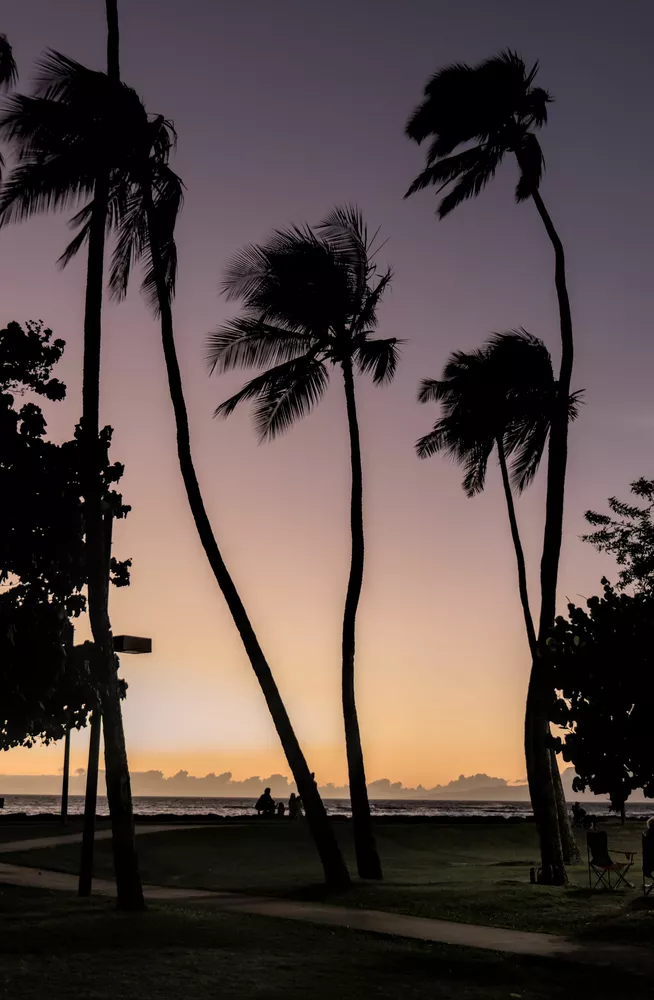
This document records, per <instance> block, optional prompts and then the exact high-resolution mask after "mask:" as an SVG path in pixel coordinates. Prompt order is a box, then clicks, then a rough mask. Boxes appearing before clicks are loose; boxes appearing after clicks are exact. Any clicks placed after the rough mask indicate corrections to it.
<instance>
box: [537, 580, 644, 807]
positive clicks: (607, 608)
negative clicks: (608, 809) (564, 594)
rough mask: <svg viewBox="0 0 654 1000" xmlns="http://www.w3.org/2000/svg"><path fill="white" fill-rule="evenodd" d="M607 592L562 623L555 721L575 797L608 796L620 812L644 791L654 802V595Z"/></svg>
mask: <svg viewBox="0 0 654 1000" xmlns="http://www.w3.org/2000/svg"><path fill="white" fill-rule="evenodd" d="M602 585H603V588H604V592H603V595H602V596H601V597H597V596H595V597H591V598H590V599H589V600H588V601H587V602H586V603H587V607H586V609H584V608H579V607H576V606H575V605H574V604H570V605H568V617H567V618H563V617H560V618H557V620H556V624H555V627H554V631H553V634H552V638H551V640H550V642H549V646H550V649H551V652H552V662H553V667H554V686H555V688H556V689H557V691H558V692H559V697H558V699H557V700H556V702H555V704H554V706H553V711H552V722H554V723H556V724H558V725H559V726H562V727H563V729H564V733H565V734H564V739H563V757H564V759H565V760H567V761H570V762H571V763H572V764H573V766H574V768H575V771H576V772H577V776H578V777H576V778H575V780H574V784H573V787H574V788H575V790H576V791H583V790H585V789H586V788H589V789H590V790H591V791H592V792H595V793H596V794H608V795H610V797H611V804H612V806H613V808H616V809H619V808H620V807H621V806H622V804H623V803H624V802H625V801H626V800H627V798H628V797H629V795H630V794H631V792H632V791H634V790H635V789H637V788H642V790H643V792H644V794H645V795H646V796H648V797H654V744H653V743H652V718H651V713H652V705H653V704H654V652H653V650H652V641H651V637H652V621H653V620H654V596H653V595H652V594H651V593H649V592H637V593H635V594H626V593H619V592H618V591H617V590H616V589H615V588H614V587H612V586H611V584H610V583H609V582H608V581H607V580H606V579H603V580H602Z"/></svg>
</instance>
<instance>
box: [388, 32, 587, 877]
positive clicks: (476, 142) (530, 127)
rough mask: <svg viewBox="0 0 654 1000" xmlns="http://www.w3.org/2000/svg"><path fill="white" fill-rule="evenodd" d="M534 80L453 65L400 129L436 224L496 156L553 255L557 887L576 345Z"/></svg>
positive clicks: (530, 743) (547, 798)
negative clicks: (432, 190)
mask: <svg viewBox="0 0 654 1000" xmlns="http://www.w3.org/2000/svg"><path fill="white" fill-rule="evenodd" d="M537 71H538V63H535V64H534V65H533V66H532V68H531V69H530V70H527V68H526V66H525V63H524V61H523V60H522V59H521V58H520V57H519V56H518V55H517V54H516V53H515V52H512V51H506V52H502V53H500V54H499V55H497V56H494V57H493V58H492V59H488V60H486V61H485V62H483V63H480V64H479V65H478V66H469V65H466V64H464V63H457V64H455V65H452V66H448V67H446V68H444V69H442V70H440V71H439V72H438V73H436V75H435V76H434V77H432V79H431V80H430V81H429V82H428V83H427V86H426V87H425V92H424V100H423V101H422V103H421V104H420V105H419V106H418V107H417V108H416V110H415V111H414V113H413V114H412V116H411V118H410V119H409V122H408V124H407V127H406V132H407V135H408V136H409V137H410V138H411V139H414V140H415V141H416V142H418V143H420V142H422V141H423V140H425V139H427V138H428V137H429V138H431V140H432V141H431V145H430V147H429V151H428V153H427V166H426V168H425V169H424V170H423V171H422V173H420V174H419V175H418V177H417V178H416V179H415V180H414V182H413V184H412V185H411V187H410V188H409V190H408V192H407V195H410V194H413V193H414V192H415V191H419V190H421V189H423V188H426V187H430V186H432V185H435V186H436V187H437V190H438V191H442V190H443V189H445V188H449V191H448V192H447V194H445V195H444V197H443V198H442V200H441V202H440V204H439V207H438V214H439V216H440V218H444V217H445V216H446V215H448V213H449V212H451V211H452V210H453V209H454V208H455V207H456V206H457V205H459V204H461V202H463V201H465V200H466V199H467V198H472V197H475V196H476V195H478V194H479V192H480V191H481V190H482V189H483V188H484V187H485V186H486V184H488V182H489V181H490V180H492V178H493V177H494V175H495V172H496V170H497V169H498V167H499V166H500V164H501V162H502V160H503V159H504V156H505V155H506V154H507V153H512V154H513V155H514V156H515V157H516V160H517V163H518V168H519V171H520V177H519V180H518V184H517V187H516V199H517V200H518V201H519V202H520V201H524V200H525V199H527V198H531V199H532V201H533V202H534V204H535V206H536V210H537V211H538V214H539V216H540V218H541V220H542V222H543V225H544V227H545V231H546V233H547V236H548V238H549V239H550V242H551V243H552V247H553V250H554V262H555V268H554V280H555V286H556V293H557V298H558V304H559V325H560V332H561V347H562V351H561V365H560V369H559V376H558V380H557V397H556V404H555V407H554V411H553V413H552V418H551V429H550V444H549V453H548V470H547V497H546V513H545V532H544V538H543V552H542V558H541V567H540V576H541V608H540V616H539V622H538V633H537V647H538V653H539V655H538V656H537V657H536V658H535V659H533V660H532V668H531V675H530V680H529V691H528V695H527V711H526V717H525V752H526V758H527V774H528V779H529V790H530V794H531V799H532V804H533V807H534V813H535V816H536V821H537V825H538V830H539V835H540V844H541V876H540V877H541V880H542V881H543V882H551V883H562V882H564V881H565V868H564V865H563V859H562V849H561V835H560V830H559V822H558V818H557V808H556V796H555V791H554V786H553V782H552V771H551V766H550V754H549V752H548V750H547V744H548V741H549V738H550V729H549V721H548V714H549V713H548V705H549V701H550V697H551V692H550V691H549V687H548V681H547V671H546V670H545V669H544V666H543V664H544V656H543V655H542V654H543V653H544V649H545V643H546V641H547V638H548V636H549V634H550V631H551V629H552V627H553V625H554V617H555V612H556V589H557V580H558V569H559V558H560V553H561V539H562V532H563V505H564V495H565V474H566V464H567V451H568V398H569V395H570V381H571V377H572V364H573V356H574V351H573V347H574V345H573V336H572V315H571V311H570V301H569V297H568V290H567V282H566V272H565V255H564V251H563V244H562V242H561V239H560V237H559V235H558V233H557V231H556V229H555V227H554V224H553V222H552V219H551V217H550V215H549V212H548V211H547V209H546V207H545V203H544V202H543V199H542V197H541V194H540V181H541V178H542V174H543V169H544V157H543V153H542V150H541V147H540V144H539V142H538V138H537V136H536V134H535V132H536V130H538V129H540V128H541V127H542V126H543V125H544V124H545V123H546V121H547V105H548V103H549V102H550V100H551V98H550V97H549V95H548V93H547V91H545V90H543V89H542V88H541V87H536V86H534V80H535V77H536V74H537ZM457 150H458V151H457Z"/></svg>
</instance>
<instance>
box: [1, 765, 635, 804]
mask: <svg viewBox="0 0 654 1000" xmlns="http://www.w3.org/2000/svg"><path fill="white" fill-rule="evenodd" d="M573 777H574V771H573V769H572V768H568V769H567V770H566V771H565V772H564V773H563V785H564V788H565V791H566V797H567V798H568V799H569V800H573V799H581V800H585V799H593V798H594V796H592V795H590V794H588V793H587V794H585V795H579V794H577V793H575V792H573V791H572V779H573ZM100 781H101V787H102V785H103V784H104V775H103V774H101V776H100ZM84 785H85V775H84V772H83V771H78V772H76V773H75V774H72V775H71V778H70V793H71V795H83V794H84ZM319 787H320V792H321V794H322V795H323V796H324V797H325V798H331V799H346V798H349V795H348V789H347V786H345V785H334V784H331V783H329V784H326V785H320V786H319ZM264 788H270V789H271V791H272V795H273V796H274V797H275V798H288V796H289V795H290V794H291V792H294V791H296V788H295V784H294V783H293V782H291V781H289V779H288V778H287V777H286V776H285V775H283V774H271V775H269V776H268V777H267V778H261V777H259V776H258V775H255V776H253V777H251V778H245V779H244V780H243V781H237V780H235V779H234V777H233V775H232V772H231V771H224V772H223V773H222V774H214V773H213V772H211V773H210V774H205V775H204V777H196V776H195V775H193V774H189V773H188V771H178V772H177V774H173V775H170V776H168V777H166V776H165V775H164V773H163V771H135V772H132V792H133V794H134V795H135V796H159V797H163V798H166V797H168V798H178V797H180V796H185V797H197V798H255V797H257V796H259V795H260V794H261V792H262V791H263V789H264ZM60 791H61V776H60V775H57V774H41V775H27V774H5V775H0V796H2V795H58V794H59V793H60ZM368 791H369V794H370V797H371V798H372V799H431V800H434V799H445V800H450V799H451V800H468V801H475V800H477V801H491V800H495V801H497V800H500V801H507V802H508V801H518V802H522V801H526V800H528V798H529V791H528V788H527V783H526V781H524V780H522V781H514V782H511V781H507V780H506V778H494V777H491V776H490V775H488V774H471V775H463V774H461V775H459V777H458V778H455V779H454V780H453V781H449V782H448V783H447V784H446V785H434V786H433V787H432V788H425V787H424V786H423V785H418V786H417V787H415V788H411V787H407V786H406V785H403V784H402V782H401V781H391V780H390V778H379V779H378V780H377V781H372V782H371V783H370V784H369V785H368ZM642 798H643V797H642V794H641V793H637V794H635V795H634V796H632V800H631V801H634V800H635V801H642Z"/></svg>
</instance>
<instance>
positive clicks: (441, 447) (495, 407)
mask: <svg viewBox="0 0 654 1000" xmlns="http://www.w3.org/2000/svg"><path fill="white" fill-rule="evenodd" d="M418 400H419V402H421V403H428V402H438V403H440V404H441V406H442V411H443V415H442V416H441V417H440V419H439V420H437V421H436V423H435V424H434V427H433V429H432V430H431V431H430V432H429V433H428V434H426V435H424V437H422V438H420V440H419V441H418V442H417V444H416V451H417V453H418V455H419V457H420V458H427V457H429V456H431V455H434V454H436V453H437V452H441V451H443V452H445V453H446V454H447V455H448V456H449V457H450V458H452V459H453V460H454V461H455V462H457V463H458V464H459V465H461V466H463V468H464V472H465V474H464V479H463V488H464V490H465V492H466V495H467V496H469V497H472V496H475V495H476V494H478V493H480V492H481V491H482V490H483V489H484V485H485V482H486V471H487V466H488V461H489V459H490V457H491V455H492V453H493V451H496V453H497V461H498V465H499V467H500V473H501V478H502V486H503V489H504V497H505V500H506V506H507V512H508V516H509V526H510V530H511V539H512V541H513V547H514V551H515V557H516V566H517V571H518V591H519V594H520V603H521V605H522V611H523V616H524V622H525V630H526V633H527V641H528V643H529V650H530V653H531V655H532V658H535V656H536V655H537V638H536V630H535V628H534V622H533V617H532V614H531V608H530V604H529V593H528V589H527V572H526V566H525V557H524V550H523V547H522V541H521V539H520V532H519V529H518V521H517V516H516V510H515V503H514V499H513V492H514V490H515V492H516V493H518V494H520V493H522V492H523V490H524V489H525V488H526V487H527V486H528V485H529V484H530V483H531V482H532V480H533V478H534V476H535V474H536V472H537V470H538V467H539V465H540V461H541V459H542V456H543V451H544V449H545V444H546V441H547V436H548V434H549V430H550V424H551V418H552V412H553V407H554V404H555V400H556V381H555V379H554V373H553V371H552V359H551V357H550V354H549V351H548V350H547V348H546V347H545V345H544V343H543V342H542V341H541V340H539V339H538V338H537V337H534V336H532V335H531V334H529V333H527V332H526V331H525V330H510V331H508V332H505V333H499V334H494V335H493V336H492V337H491V338H490V339H489V340H488V341H487V342H486V344H484V345H483V347H482V348H481V349H479V350H476V351H471V352H467V353H466V352H464V351H455V352H454V354H452V355H451V356H450V358H449V359H448V361H447V363H446V365H445V368H444V370H443V375H442V377H441V379H439V380H436V379H423V381H422V382H421V384H420V389H419V392H418ZM577 413H578V394H577V393H575V394H573V395H572V396H571V397H570V403H569V419H571V420H574V419H575V417H576V416H577ZM508 459H511V470H509V464H508ZM550 765H551V767H552V775H553V781H554V786H555V792H556V795H557V809H558V811H559V818H560V825H561V836H562V838H563V844H562V847H563V853H564V860H565V862H566V864H568V863H570V862H572V861H573V860H576V859H577V858H578V850H577V845H576V841H575V839H574V836H573V835H572V832H571V831H570V835H569V836H568V830H569V823H567V822H566V817H567V807H566V803H565V796H564V794H563V786H562V784H561V776H560V773H559V769H558V764H557V760H556V753H555V751H554V750H553V749H552V750H550Z"/></svg>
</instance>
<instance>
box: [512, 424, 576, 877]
mask: <svg viewBox="0 0 654 1000" xmlns="http://www.w3.org/2000/svg"><path fill="white" fill-rule="evenodd" d="M496 444H497V454H498V458H499V464H500V470H501V473H502V485H503V487H504V496H505V498H506V506H507V510H508V513H509V525H510V527H511V538H512V539H513V547H514V549H515V558H516V564H517V567H518V590H519V592H520V603H521V604H522V612H523V615H524V619H525V628H526V630H527V639H528V642H529V651H530V653H531V658H532V663H533V662H534V661H535V658H536V654H537V642H536V630H535V629H534V620H533V618H532V615H531V609H530V607H529V592H528V590H527V570H526V565H525V555H524V551H523V548H522V541H521V539H520V531H519V529H518V519H517V517H516V513H515V504H514V502H513V492H512V490H511V482H510V480H509V473H508V469H507V467H506V454H505V452H504V442H503V440H502V438H501V437H498V438H496ZM549 755H550V769H551V776H552V783H553V786H554V795H555V798H556V811H557V817H558V824H559V830H560V835H561V848H562V851H563V861H564V863H565V864H567V865H569V864H572V863H573V862H575V861H577V860H579V848H578V847H577V841H576V839H575V836H574V833H573V832H572V825H571V823H570V817H569V816H568V807H567V804H566V801H565V795H564V793H563V784H562V782H561V774H560V772H559V765H558V762H557V759H556V751H555V750H554V748H553V747H551V748H550V751H549Z"/></svg>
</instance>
